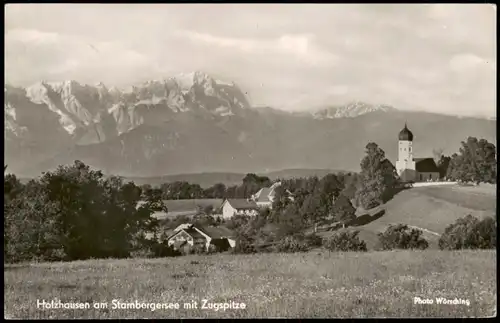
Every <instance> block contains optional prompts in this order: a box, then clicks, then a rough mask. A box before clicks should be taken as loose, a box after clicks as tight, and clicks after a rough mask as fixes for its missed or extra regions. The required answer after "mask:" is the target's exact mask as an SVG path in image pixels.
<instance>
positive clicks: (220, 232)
mask: <svg viewBox="0 0 500 323" xmlns="http://www.w3.org/2000/svg"><path fill="white" fill-rule="evenodd" d="M197 229H199V230H200V231H202V232H204V233H206V234H207V235H208V236H209V237H210V238H212V239H221V238H233V237H234V235H235V233H234V232H233V231H232V230H230V229H228V228H226V227H224V226H217V227H215V226H209V227H200V228H198V227H197Z"/></svg>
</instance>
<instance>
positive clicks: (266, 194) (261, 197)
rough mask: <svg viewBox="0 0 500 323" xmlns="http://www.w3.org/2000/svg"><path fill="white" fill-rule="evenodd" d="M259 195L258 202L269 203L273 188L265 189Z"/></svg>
mask: <svg viewBox="0 0 500 323" xmlns="http://www.w3.org/2000/svg"><path fill="white" fill-rule="evenodd" d="M259 193H260V194H259V195H258V196H257V202H269V201H270V200H269V194H271V188H269V187H264V188H263V189H261V190H260V191H259Z"/></svg>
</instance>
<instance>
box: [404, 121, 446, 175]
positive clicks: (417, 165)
mask: <svg viewBox="0 0 500 323" xmlns="http://www.w3.org/2000/svg"><path fill="white" fill-rule="evenodd" d="M396 170H397V172H398V175H399V177H400V178H401V179H402V180H403V181H404V182H425V181H437V180H439V169H438V167H437V165H436V163H435V162H434V159H433V158H432V157H426V158H414V157H413V133H412V132H411V131H410V130H409V129H408V127H407V126H406V123H405V127H404V128H403V130H401V132H400V133H399V142H398V160H397V161H396Z"/></svg>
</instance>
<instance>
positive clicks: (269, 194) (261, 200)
mask: <svg viewBox="0 0 500 323" xmlns="http://www.w3.org/2000/svg"><path fill="white" fill-rule="evenodd" d="M279 186H281V182H276V183H274V184H273V185H271V187H264V188H261V189H260V190H259V191H258V192H257V193H255V194H254V195H252V197H251V198H250V199H251V200H252V201H254V202H255V203H257V206H258V207H260V208H271V207H272V205H273V202H274V197H275V196H276V189H277V188H278V187H279ZM286 193H287V195H288V197H289V198H290V199H291V200H293V197H292V193H290V191H288V190H287V191H286Z"/></svg>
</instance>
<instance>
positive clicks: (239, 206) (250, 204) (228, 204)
mask: <svg viewBox="0 0 500 323" xmlns="http://www.w3.org/2000/svg"><path fill="white" fill-rule="evenodd" d="M220 209H221V210H222V218H223V219H225V220H227V219H230V218H232V217H234V216H235V215H248V216H256V215H257V214H258V213H259V206H258V205H257V203H255V202H254V201H251V200H246V199H226V200H225V201H224V203H223V204H222V206H221V208H220Z"/></svg>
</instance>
